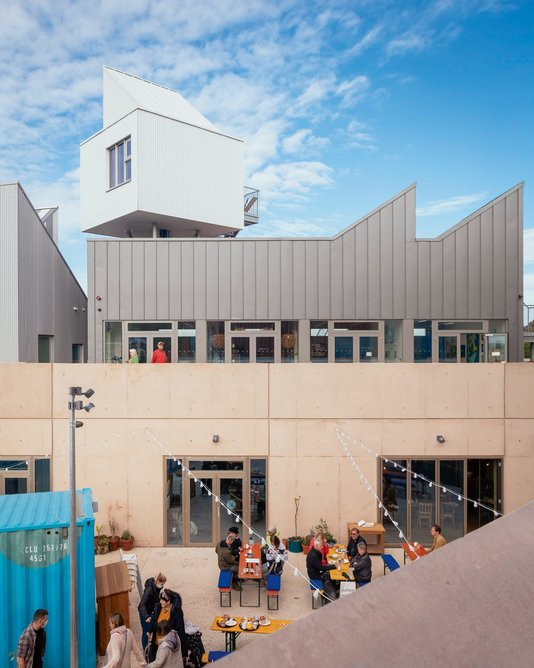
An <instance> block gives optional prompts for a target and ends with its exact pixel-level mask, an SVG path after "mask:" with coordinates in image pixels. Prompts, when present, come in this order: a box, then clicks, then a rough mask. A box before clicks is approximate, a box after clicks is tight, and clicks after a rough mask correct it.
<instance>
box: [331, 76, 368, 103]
mask: <svg viewBox="0 0 534 668" xmlns="http://www.w3.org/2000/svg"><path fill="white" fill-rule="evenodd" d="M370 86H371V83H370V81H369V78H368V77H366V76H365V75H363V74H359V75H358V76H356V77H354V78H353V79H350V80H349V81H342V82H341V83H340V84H339V86H338V87H337V90H336V93H337V94H338V95H339V96H340V97H341V106H342V107H350V106H352V105H354V104H356V103H357V102H359V101H360V100H361V99H362V98H363V97H364V96H365V94H366V93H367V92H368V90H369V88H370Z"/></svg>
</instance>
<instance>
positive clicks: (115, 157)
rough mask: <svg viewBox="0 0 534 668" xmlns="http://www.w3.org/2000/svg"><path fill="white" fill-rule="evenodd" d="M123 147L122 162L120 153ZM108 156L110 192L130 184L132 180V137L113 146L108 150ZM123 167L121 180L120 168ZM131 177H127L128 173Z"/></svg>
mask: <svg viewBox="0 0 534 668" xmlns="http://www.w3.org/2000/svg"><path fill="white" fill-rule="evenodd" d="M121 147H123V156H122V160H119V151H120V148H121ZM107 155H108V186H109V190H112V189H113V188H118V187H119V186H122V185H123V184H124V183H129V182H130V181H131V180H132V137H131V135H129V136H128V137H125V138H124V139H121V140H120V141H118V142H117V143H116V144H113V146H109V147H108V149H107ZM121 165H122V180H120V167H121ZM128 171H129V172H130V176H129V177H127V176H126V174H127V172H128Z"/></svg>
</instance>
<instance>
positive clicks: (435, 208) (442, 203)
mask: <svg viewBox="0 0 534 668" xmlns="http://www.w3.org/2000/svg"><path fill="white" fill-rule="evenodd" d="M486 194H487V193H475V194H473V195H458V196H456V197H449V198H447V199H439V200H434V201H432V202H428V203H427V204H422V205H421V206H419V207H417V209H416V214H417V215H418V216H419V217H421V218H424V217H425V216H439V215H441V214H444V213H453V212H455V211H461V210H462V209H464V208H465V207H466V206H468V205H471V204H475V203H476V202H480V201H481V200H483V199H484V198H485V197H486Z"/></svg>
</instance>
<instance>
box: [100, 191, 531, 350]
mask: <svg viewBox="0 0 534 668" xmlns="http://www.w3.org/2000/svg"><path fill="white" fill-rule="evenodd" d="M522 196H523V185H522V184H519V185H517V186H515V187H514V188H512V189H510V190H509V191H508V192H506V193H504V194H503V195H501V196H500V197H498V198H496V199H495V200H493V201H492V202H489V203H488V204H487V205H485V206H484V207H482V208H481V209H479V210H478V211H476V212H475V213H473V214H472V215H471V216H468V217H467V218H465V219H464V220H462V221H461V222H459V223H458V224H457V225H455V226H454V227H452V228H450V229H449V230H447V231H446V232H445V233H443V234H442V235H440V236H439V237H437V238H436V239H421V240H417V239H416V238H415V185H413V186H410V187H409V188H407V189H406V190H404V191H403V192H401V193H400V194H399V195H397V196H395V197H393V198H391V199H390V200H389V201H388V202H386V203H385V204H383V205H382V206H381V207H378V208H377V209H376V210H375V211H373V212H371V213H370V214H369V215H368V216H366V217H364V218H362V219H361V220H359V221H357V222H356V223H354V224H353V225H350V226H349V227H348V228H347V229H345V230H343V231H342V232H340V233H339V234H337V235H336V236H335V237H333V238H330V239H327V238H325V239H124V240H121V241H119V242H116V241H111V240H105V239H102V240H96V239H91V240H89V241H88V244H89V246H90V247H92V246H93V247H94V248H95V251H94V252H90V253H89V283H90V284H93V283H94V285H95V289H98V290H100V291H102V292H103V293H106V294H108V295H109V290H110V288H111V284H113V290H117V292H118V293H119V294H120V295H121V304H120V313H118V312H117V309H116V308H115V300H114V298H113V297H111V295H109V296H110V297H111V299H110V303H109V304H107V305H106V304H104V305H103V310H102V312H101V313H97V314H96V316H97V321H98V322H96V323H95V327H96V332H97V333H98V336H100V337H101V336H102V334H101V332H102V327H101V321H102V320H107V319H114V318H117V319H118V318H119V317H120V318H121V319H126V316H125V313H126V311H127V309H126V308H125V307H124V305H123V304H122V296H123V295H124V299H126V300H128V302H130V301H131V304H132V317H134V318H135V319H139V320H151V319H156V318H157V319H158V320H166V319H169V320H193V319H206V320H229V319H233V320H241V319H255V320H263V319H284V320H285V319H287V320H298V319H301V320H307V319H324V320H328V319H363V320H365V319H412V318H414V319H439V318H446V319H466V318H469V319H477V318H480V319H497V318H506V319H508V320H509V322H510V328H511V329H510V351H511V352H512V350H514V351H515V353H514V354H515V355H516V356H517V355H518V354H519V340H520V336H519V324H520V322H521V309H520V304H519V303H518V302H520V300H519V298H518V295H520V294H522V269H523V268H522V211H523V209H522ZM117 243H118V244H120V246H121V251H120V254H119V256H120V258H119V259H120V262H118V263H117V265H118V267H119V274H118V281H119V283H118V284H117V274H116V267H115V266H114V267H113V269H111V268H110V266H109V262H106V261H105V259H104V258H102V257H101V255H102V254H104V255H105V254H106V248H107V246H108V245H112V244H117ZM112 252H113V253H114V257H115V256H116V255H117V253H116V251H115V250H113V251H112ZM167 257H168V260H167ZM167 262H168V268H167ZM108 274H109V275H108ZM166 277H167V278H166ZM124 282H126V283H127V285H124ZM112 305H113V308H112V309H111V306H112ZM512 327H515V329H514V330H513V331H512ZM510 359H513V358H512V356H510Z"/></svg>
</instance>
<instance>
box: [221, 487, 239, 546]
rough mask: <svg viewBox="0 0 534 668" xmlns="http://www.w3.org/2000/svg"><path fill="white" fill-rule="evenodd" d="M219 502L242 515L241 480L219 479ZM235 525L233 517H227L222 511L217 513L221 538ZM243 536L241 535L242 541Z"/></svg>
mask: <svg viewBox="0 0 534 668" xmlns="http://www.w3.org/2000/svg"><path fill="white" fill-rule="evenodd" d="M219 485H220V494H221V501H222V502H223V503H224V504H225V505H226V506H227V507H228V508H229V509H230V510H232V511H233V512H235V513H237V514H238V515H240V516H242V515H243V478H241V477H235V478H219ZM234 524H235V517H234V516H233V515H228V513H227V512H225V511H224V509H221V512H220V513H219V530H220V536H221V538H224V537H225V536H226V534H227V533H228V529H229V528H230V527H231V526H233V525H234ZM244 539H245V536H244V535H243V540H244Z"/></svg>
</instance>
